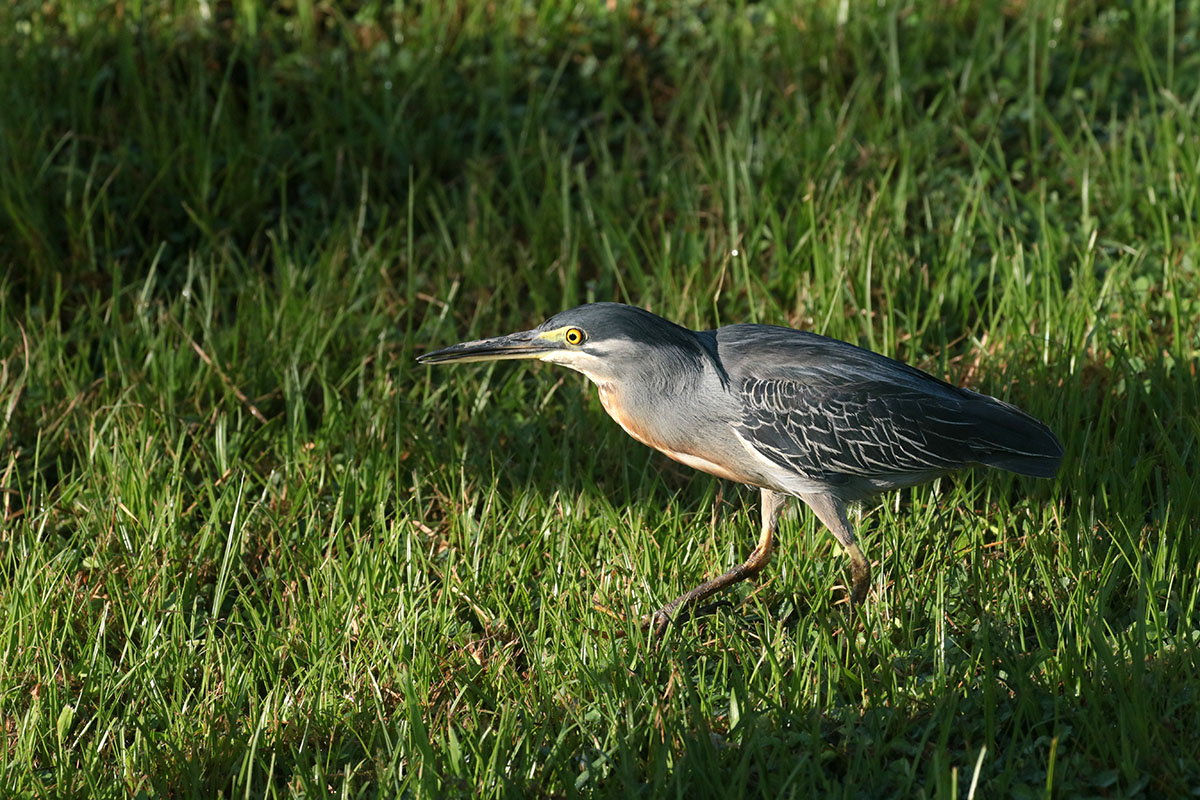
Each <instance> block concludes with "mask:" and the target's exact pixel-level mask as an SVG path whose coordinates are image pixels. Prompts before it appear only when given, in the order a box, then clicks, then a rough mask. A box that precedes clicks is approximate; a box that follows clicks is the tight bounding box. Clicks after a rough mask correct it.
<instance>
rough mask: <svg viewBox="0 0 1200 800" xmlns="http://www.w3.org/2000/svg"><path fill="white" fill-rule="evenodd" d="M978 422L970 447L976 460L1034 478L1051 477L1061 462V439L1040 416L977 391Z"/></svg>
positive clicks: (976, 410) (1056, 471) (976, 409)
mask: <svg viewBox="0 0 1200 800" xmlns="http://www.w3.org/2000/svg"><path fill="white" fill-rule="evenodd" d="M979 398H980V400H981V401H987V402H985V403H980V404H979V405H978V406H977V407H976V408H975V409H973V410H974V411H975V412H976V413H977V414H978V416H979V422H980V424H979V426H978V427H977V428H975V430H973V431H972V434H973V435H972V437H971V449H972V450H973V451H974V452H975V455H976V458H977V459H978V460H979V463H981V464H986V465H987V466H989V467H997V468H999V469H1006V470H1008V471H1010V472H1016V473H1020V474H1021V475H1031V476H1033V477H1035V478H1053V477H1054V476H1055V474H1057V473H1058V467H1059V465H1060V464H1061V463H1062V457H1063V447H1062V442H1060V441H1059V440H1058V437H1057V436H1055V435H1054V432H1053V431H1051V430H1050V429H1049V428H1048V427H1046V426H1045V425H1044V424H1043V423H1042V422H1041V421H1040V420H1038V419H1035V418H1034V417H1032V416H1030V415H1029V414H1026V413H1025V412H1024V411H1022V410H1021V409H1019V408H1017V407H1016V406H1014V405H1010V404H1009V403H1006V402H1004V401H1003V400H997V399H995V398H994V397H987V396H986V395H979Z"/></svg>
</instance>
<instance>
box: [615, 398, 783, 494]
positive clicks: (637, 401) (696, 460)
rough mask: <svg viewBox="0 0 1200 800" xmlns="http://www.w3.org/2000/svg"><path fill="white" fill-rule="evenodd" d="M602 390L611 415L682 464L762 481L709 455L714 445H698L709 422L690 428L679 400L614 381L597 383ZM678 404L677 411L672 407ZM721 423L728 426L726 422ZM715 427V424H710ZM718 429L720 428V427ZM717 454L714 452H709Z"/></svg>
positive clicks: (742, 480)
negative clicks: (624, 388)
mask: <svg viewBox="0 0 1200 800" xmlns="http://www.w3.org/2000/svg"><path fill="white" fill-rule="evenodd" d="M597 387H598V388H599V392H600V404H601V405H603V406H604V410H605V411H607V412H608V415H609V416H610V417H612V418H613V419H614V420H616V422H617V424H618V425H620V426H621V429H622V430H624V431H625V432H626V433H628V434H629V435H630V436H632V437H633V438H634V439H637V440H638V441H639V442H641V443H642V444H644V445H646V446H647V447H653V448H654V449H655V450H657V451H659V452H660V453H662V454H663V455H666V456H667V457H669V458H671V459H673V460H675V461H678V462H679V463H681V464H686V465H687V466H689V467H691V468H693V469H698V470H700V471H701V472H707V473H708V474H710V475H716V476H717V477H718V478H725V479H726V480H731V481H737V482H739V483H750V484H755V485H758V484H759V482H760V481H759V480H758V479H757V476H751V475H747V474H743V473H741V472H738V471H734V470H732V469H730V467H729V466H727V465H725V464H722V463H717V462H715V461H712V460H710V459H709V458H708V457H706V451H707V450H711V448H704V447H702V446H698V444H697V442H696V439H695V436H694V434H695V430H694V429H697V428H698V429H703V428H704V427H705V426H700V425H697V424H695V421H693V425H692V427H693V430H692V431H690V432H689V431H688V430H687V427H688V426H687V424H686V418H687V416H688V415H687V414H679V413H677V412H678V411H679V410H680V409H679V408H678V402H677V401H675V402H673V401H672V400H671V399H670V398H666V397H661V398H638V397H633V398H630V397H627V396H625V395H624V394H622V393H621V392H620V391H619V390H618V389H617V388H616V386H614V385H613V384H612V383H600V382H598V383H597ZM673 407H674V408H675V412H676V413H672V411H671V409H672V408H673ZM721 427H724V426H723V425H722V426H721ZM709 430H714V428H709ZM716 430H719V428H717V429H716ZM708 454H709V455H713V453H708Z"/></svg>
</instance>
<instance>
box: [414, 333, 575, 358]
mask: <svg viewBox="0 0 1200 800" xmlns="http://www.w3.org/2000/svg"><path fill="white" fill-rule="evenodd" d="M559 349H561V346H560V345H559V344H558V343H557V342H554V341H549V340H547V339H543V338H541V337H540V336H538V332H537V331H520V332H519V333H510V334H508V335H507V336H496V337H494V338H492V339H477V340H476V341H474V342H463V343H461V344H456V345H451V346H450V347H447V348H444V349H442V350H435V351H433V352H432V353H426V354H425V355H423V356H419V357H418V358H417V361H419V362H421V363H422V364H443V363H446V362H448V361H502V360H504V359H512V358H541V357H542V356H543V355H545V354H546V353H550V352H553V351H555V350H559Z"/></svg>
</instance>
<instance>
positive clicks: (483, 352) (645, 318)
mask: <svg viewBox="0 0 1200 800" xmlns="http://www.w3.org/2000/svg"><path fill="white" fill-rule="evenodd" d="M698 347H699V345H698V344H697V342H696V340H695V334H693V333H692V332H691V331H689V330H688V329H687V328H683V327H680V326H679V325H676V324H675V323H673V322H668V321H667V320H665V319H663V318H662V317H659V316H657V315H655V314H651V313H650V312H649V311H643V310H642V309H640V308H635V307H633V306H627V305H622V304H621V303H589V304H588V305H583V306H579V307H577V308H572V309H570V310H569V311H563V312H562V313H559V314H555V315H554V316H553V317H551V318H550V319H548V320H546V321H545V322H543V323H542V324H541V325H539V326H537V327H536V328H534V329H532V330H528V331H519V332H518V333H510V334H508V335H506V336H497V337H495V338H492V339H478V340H476V341H473V342H463V343H461V344H456V345H453V346H452V347H447V348H445V349H443V350H436V351H434V352H432V353H426V354H425V355H423V356H421V357H419V358H418V359H417V360H418V361H420V362H421V363H422V364H442V363H446V362H450V361H500V360H502V359H515V358H521V359H537V360H539V361H549V362H551V363H553V364H562V365H563V366H564V367H570V368H571V369H573V370H576V371H578V372H582V373H583V374H584V375H586V376H588V377H589V378H591V379H592V380H593V381H595V382H596V383H607V382H610V381H613V380H628V379H630V378H631V377H633V376H637V375H638V373H639V371H642V370H648V369H650V368H651V366H652V364H655V363H660V362H661V360H662V357H663V356H666V357H668V360H671V361H676V360H679V359H680V358H684V359H685V360H694V359H696V358H698V357H699V353H698Z"/></svg>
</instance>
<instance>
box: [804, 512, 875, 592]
mask: <svg viewBox="0 0 1200 800" xmlns="http://www.w3.org/2000/svg"><path fill="white" fill-rule="evenodd" d="M800 499H802V500H803V501H804V502H806V503H808V505H809V508H811V509H812V510H813V513H815V514H816V515H817V519H819V520H821V522H824V523H825V527H826V528H829V530H830V531H831V532H832V533H833V535H834V536H836V537H837V540H838V541H839V542H841V543H842V547H843V548H845V550H846V554H847V555H848V556H850V576H851V580H850V605H851V607H854V606H857V605H859V604H860V603H862V601H863V600H865V599H866V598H867V589H869V588H870V586H871V562H870V561H868V560H867V557H866V556H865V555H863V551H862V548H860V547H859V546H858V542H857V541H855V539H854V529H853V528H852V527H850V520H848V519H846V506H845V505H844V504H843V503H842V501H841V500H839V499H837V498H836V497H834V496H833V495H831V494H805V495H801V496H800Z"/></svg>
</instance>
